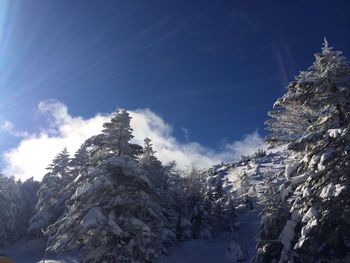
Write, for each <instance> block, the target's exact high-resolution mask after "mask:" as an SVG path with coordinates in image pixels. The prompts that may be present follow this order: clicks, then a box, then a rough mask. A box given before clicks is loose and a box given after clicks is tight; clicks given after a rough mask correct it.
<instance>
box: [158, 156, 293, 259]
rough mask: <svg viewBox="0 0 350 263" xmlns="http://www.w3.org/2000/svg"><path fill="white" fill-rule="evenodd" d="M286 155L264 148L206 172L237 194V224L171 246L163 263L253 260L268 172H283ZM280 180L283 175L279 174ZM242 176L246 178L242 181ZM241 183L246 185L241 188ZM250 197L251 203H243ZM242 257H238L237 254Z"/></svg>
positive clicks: (214, 182)
mask: <svg viewBox="0 0 350 263" xmlns="http://www.w3.org/2000/svg"><path fill="white" fill-rule="evenodd" d="M287 162H288V161H287V155H286V154H285V153H284V152H270V153H268V154H265V153H264V152H262V151H259V152H257V153H256V154H254V155H252V156H246V157H242V158H241V160H239V161H236V162H233V163H230V164H224V163H222V164H218V165H215V166H213V167H212V168H210V169H209V170H208V171H207V172H206V176H207V180H208V182H209V184H210V185H211V186H212V188H214V187H215V186H216V185H217V184H218V182H219V181H221V182H222V183H223V190H224V191H225V192H226V193H229V194H231V195H232V196H234V197H235V200H236V205H237V208H238V209H237V227H236V229H235V231H234V232H233V233H231V234H228V235H223V236H221V237H218V238H214V239H209V240H190V241H186V242H181V243H178V244H177V245H175V246H174V247H172V248H171V249H170V256H169V257H163V258H162V259H161V260H160V262H161V263H177V262H184V263H187V262H202V263H211V262H217V263H228V262H231V263H234V262H238V261H239V262H250V260H251V259H252V257H254V256H255V254H256V233H257V231H258V228H259V225H260V220H261V218H260V212H261V208H262V206H263V204H261V200H262V197H263V192H264V189H265V188H266V184H265V181H264V178H265V176H266V175H267V174H271V175H281V174H282V173H284V171H285V165H286V163H287ZM276 178H277V179H276V180H280V182H278V183H279V184H281V183H282V182H283V181H284V179H283V177H282V176H276ZM242 180H243V181H244V182H245V183H244V182H243V184H242ZM242 187H243V188H244V189H242ZM243 197H248V198H249V201H250V202H251V206H250V207H248V206H246V205H245V204H244V203H241V202H240V201H239V200H241V199H242V198H243ZM241 254H242V257H240V258H237V255H241Z"/></svg>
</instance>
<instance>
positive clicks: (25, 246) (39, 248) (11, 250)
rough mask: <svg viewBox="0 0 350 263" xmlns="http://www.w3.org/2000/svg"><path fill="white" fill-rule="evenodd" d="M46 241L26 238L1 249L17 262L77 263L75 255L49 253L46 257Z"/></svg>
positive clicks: (0, 250) (1, 251) (0, 251)
mask: <svg viewBox="0 0 350 263" xmlns="http://www.w3.org/2000/svg"><path fill="white" fill-rule="evenodd" d="M45 248H46V242H45V241H44V239H34V240H25V239H21V240H19V241H18V242H16V243H14V244H12V245H10V246H8V247H6V248H3V249H0V253H2V254H5V255H7V256H9V257H11V258H12V259H14V260H15V262H16V263H37V262H45V263H77V262H78V260H77V259H76V257H74V256H73V255H65V256H57V255H54V254H50V253H49V254H47V255H46V260H43V259H44V257H45Z"/></svg>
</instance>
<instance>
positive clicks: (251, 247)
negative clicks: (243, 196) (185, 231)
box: [159, 210, 260, 263]
mask: <svg viewBox="0 0 350 263" xmlns="http://www.w3.org/2000/svg"><path fill="white" fill-rule="evenodd" d="M238 222H239V224H240V227H239V230H238V231H237V232H236V233H235V234H234V236H233V237H228V236H223V237H220V238H215V239H209V240H203V239H197V240H190V241H185V242H181V243H178V244H176V245H175V246H173V247H172V248H170V255H169V256H168V257H165V256H164V257H162V258H161V259H160V261H159V262H160V263H194V262H200V263H214V262H215V263H235V262H237V261H236V260H234V259H233V258H232V256H231V253H230V252H229V250H228V247H229V245H230V243H231V241H232V240H233V241H235V243H236V244H238V245H239V247H240V248H241V249H242V251H243V253H244V255H245V258H246V260H243V261H239V262H245V263H248V262H250V260H251V258H252V257H253V256H254V255H255V245H256V241H255V234H256V231H257V229H258V227H259V222H260V217H259V211H257V210H250V211H247V212H245V213H243V214H242V215H241V216H239V218H238Z"/></svg>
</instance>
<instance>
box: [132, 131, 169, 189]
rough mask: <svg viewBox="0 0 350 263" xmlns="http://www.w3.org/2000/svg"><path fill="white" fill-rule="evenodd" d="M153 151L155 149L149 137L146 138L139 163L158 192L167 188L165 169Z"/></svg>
mask: <svg viewBox="0 0 350 263" xmlns="http://www.w3.org/2000/svg"><path fill="white" fill-rule="evenodd" d="M155 153H156V151H154V150H153V147H152V144H151V139H149V138H146V139H145V145H144V148H143V153H142V155H141V158H140V160H139V163H140V165H141V167H142V168H143V169H144V170H145V173H146V175H147V177H148V178H149V180H150V182H151V184H152V185H153V186H154V188H155V189H156V190H157V191H159V193H161V192H164V191H166V188H167V187H166V185H167V176H166V169H165V168H164V167H163V165H162V163H161V161H159V160H158V158H157V157H156V156H155Z"/></svg>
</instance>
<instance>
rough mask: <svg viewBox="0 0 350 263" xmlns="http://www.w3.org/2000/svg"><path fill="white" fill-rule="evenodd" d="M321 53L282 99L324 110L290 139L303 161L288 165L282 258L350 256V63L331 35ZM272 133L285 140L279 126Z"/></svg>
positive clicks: (321, 259) (325, 259)
mask: <svg viewBox="0 0 350 263" xmlns="http://www.w3.org/2000/svg"><path fill="white" fill-rule="evenodd" d="M315 58H316V60H315V62H314V64H313V65H312V66H311V67H310V68H309V70H308V71H305V72H301V73H300V75H299V76H298V77H296V80H295V81H294V82H292V83H291V84H290V85H289V87H288V92H287V93H286V95H284V96H283V99H282V101H283V104H282V106H283V105H287V104H292V103H293V104H295V105H298V107H301V109H302V110H301V111H302V112H303V113H305V114H308V113H309V112H318V115H316V116H314V118H313V119H311V120H310V122H309V124H308V125H307V126H306V127H305V128H304V129H303V130H302V133H301V134H300V136H298V138H295V139H296V140H292V141H291V142H290V143H289V144H288V149H289V150H290V151H291V152H292V153H293V154H294V156H295V158H296V159H297V161H296V162H295V164H293V165H292V166H293V167H295V169H294V170H293V171H295V173H294V176H291V177H289V174H290V172H289V171H287V169H286V175H288V180H287V182H286V184H285V187H284V189H285V190H284V192H283V196H284V197H285V198H284V199H285V200H287V201H288V203H290V207H291V210H290V212H291V213H290V216H289V220H287V222H286V224H285V227H284V228H283V230H282V232H281V234H280V236H279V240H280V242H281V244H282V245H283V249H282V254H281V257H280V262H288V261H294V262H315V261H319V262H330V261H334V262H335V261H336V260H338V261H339V260H340V262H346V261H349V259H350V250H349V246H348V244H349V236H350V227H349V226H350V225H349V222H348V220H347V218H349V216H350V201H349V200H350V199H349V191H347V190H345V189H349V187H350V185H349V176H348V174H349V171H350V169H349V168H350V167H349V166H350V160H349V158H350V157H349V154H347V153H348V151H349V149H350V146H349V145H350V143H349V142H350V127H349V126H350V80H349V79H350V64H349V61H348V60H347V59H346V58H345V57H344V56H342V53H341V52H340V51H333V49H332V48H331V47H329V45H328V42H327V41H326V40H325V42H324V46H323V48H322V52H320V53H317V54H316V55H315ZM272 136H274V138H276V142H274V143H273V144H275V145H278V144H281V143H283V139H281V140H280V139H279V137H278V131H276V132H275V131H273V134H272ZM292 166H290V167H292ZM315 251H317V253H314V252H315Z"/></svg>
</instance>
